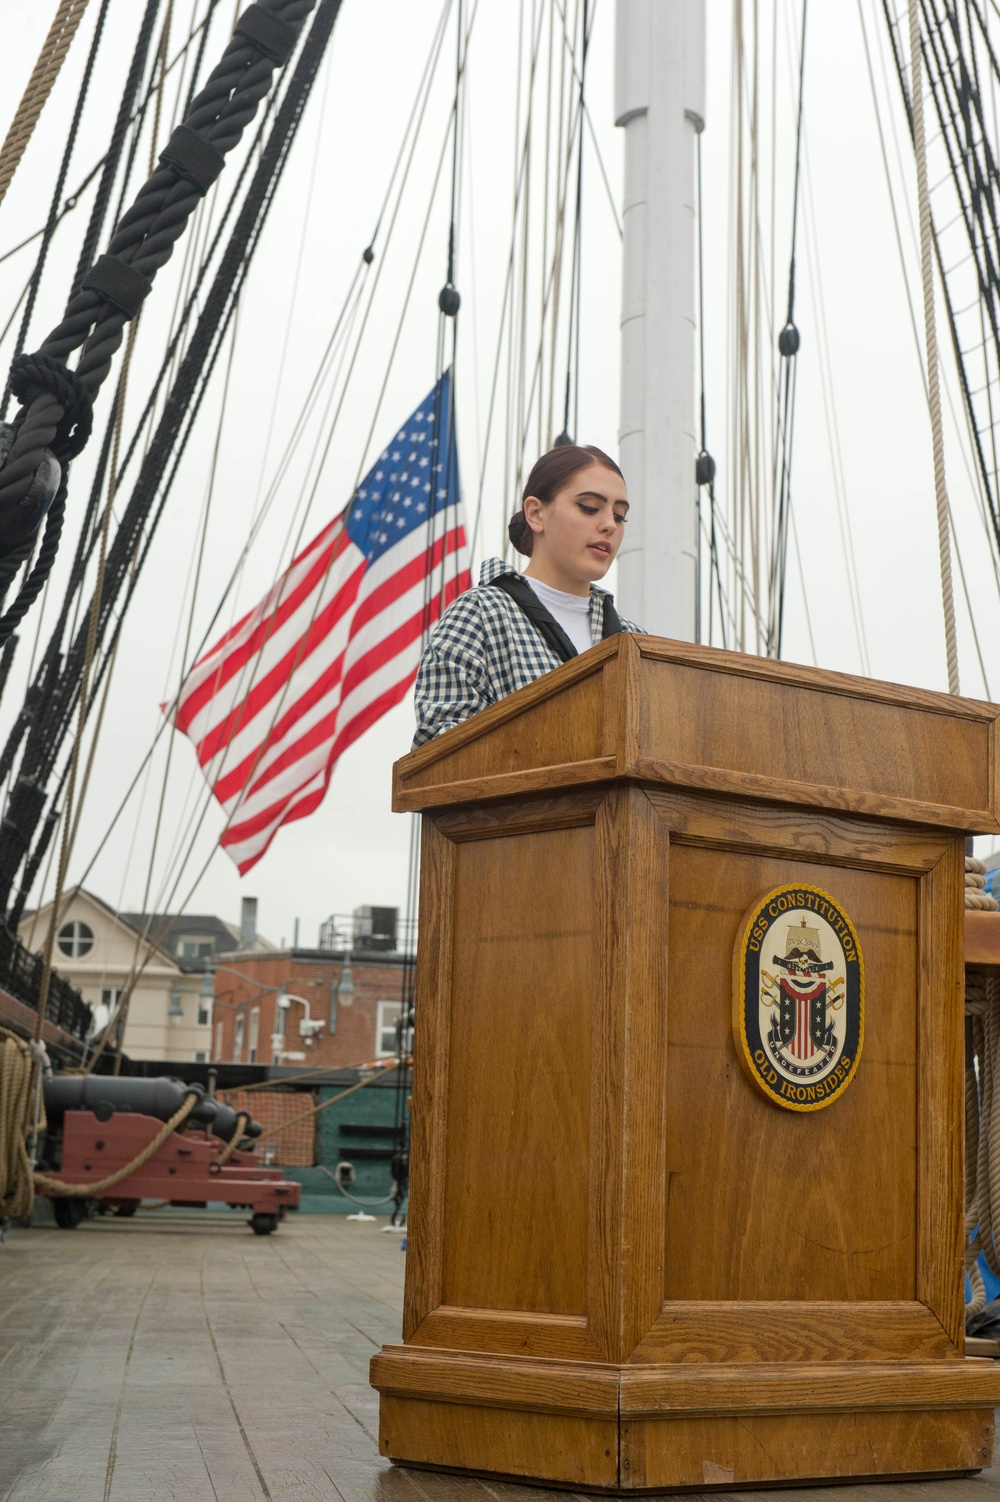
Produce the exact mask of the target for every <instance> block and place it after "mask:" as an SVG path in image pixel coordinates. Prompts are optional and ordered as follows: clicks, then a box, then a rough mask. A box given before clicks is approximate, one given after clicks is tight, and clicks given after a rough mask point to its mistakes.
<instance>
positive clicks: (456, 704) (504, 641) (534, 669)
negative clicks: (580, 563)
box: [413, 558, 640, 747]
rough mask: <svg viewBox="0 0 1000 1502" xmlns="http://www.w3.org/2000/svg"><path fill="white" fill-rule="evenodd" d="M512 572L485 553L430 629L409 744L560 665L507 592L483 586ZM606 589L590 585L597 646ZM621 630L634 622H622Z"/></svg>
mask: <svg viewBox="0 0 1000 1502" xmlns="http://www.w3.org/2000/svg"><path fill="white" fill-rule="evenodd" d="M516 573H517V570H516V569H513V568H511V566H510V564H509V563H504V561H503V559H502V558H488V559H487V560H486V562H485V563H484V564H483V566H482V568H481V569H480V572H479V584H478V585H477V586H476V588H475V589H469V590H466V592H465V594H464V595H459V597H458V599H457V600H456V601H455V602H454V604H453V605H450V606H449V607H448V609H447V610H446V611H445V613H444V615H443V616H442V617H441V619H440V621H439V622H438V624H437V625H436V626H435V628H434V630H433V631H432V632H431V638H430V641H429V642H428V644H427V646H426V647H425V649H424V655H423V657H422V658H421V659H420V669H419V671H418V673H417V686H416V691H415V693H414V708H415V709H416V714H417V733H416V735H415V736H414V737H413V745H414V747H416V746H422V745H423V744H424V742H425V741H430V740H433V739H434V737H435V736H436V735H441V733H442V732H443V731H445V730H450V729H451V728H452V726H453V725H460V724H461V723H462V721H463V720H467V719H468V718H469V716H470V715H474V714H478V712H479V710H481V709H486V708H487V706H488V705H490V704H497V703H499V701H500V700H501V699H506V697H507V695H508V694H513V693H516V691H517V690H518V689H519V688H524V686H525V684H526V683H534V681H535V679H536V678H540V677H541V676H542V674H543V673H550V672H551V671H552V669H553V668H557V667H559V666H560V665H561V661H562V659H561V658H560V657H558V656H557V655H556V653H555V652H553V650H552V648H551V647H550V646H549V645H548V643H547V642H546V641H545V640H544V638H543V637H542V636H541V635H540V633H539V632H538V631H536V629H535V627H534V626H533V625H532V624H531V622H530V621H529V620H528V617H527V616H526V615H525V613H524V611H523V610H522V609H521V607H520V606H519V605H517V604H516V603H515V602H514V601H513V600H512V599H511V597H510V595H508V594H505V593H504V591H503V590H502V589H490V588H488V587H487V586H488V585H489V583H490V581H491V580H492V579H496V578H499V576H500V575H501V574H516ZM606 594H607V591H606V590H603V589H598V588H597V586H596V585H594V584H592V585H591V586H590V635H591V640H592V642H593V643H594V645H595V646H596V645H597V643H598V642H599V641H601V640H602V634H601V633H602V631H603V629H604V599H605V596H606ZM622 629H623V630H624V631H638V630H639V629H640V628H639V627H638V626H636V625H635V624H634V623H633V622H632V621H626V620H623V621H622Z"/></svg>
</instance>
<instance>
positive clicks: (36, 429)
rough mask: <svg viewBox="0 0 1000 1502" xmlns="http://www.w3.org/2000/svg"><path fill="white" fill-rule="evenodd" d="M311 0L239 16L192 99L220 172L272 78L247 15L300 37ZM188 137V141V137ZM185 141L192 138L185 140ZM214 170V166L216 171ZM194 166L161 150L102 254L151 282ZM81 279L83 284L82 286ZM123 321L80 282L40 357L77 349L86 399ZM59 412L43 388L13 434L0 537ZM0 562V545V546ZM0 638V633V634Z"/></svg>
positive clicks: (3, 480) (0, 489)
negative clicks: (257, 16) (259, 16)
mask: <svg viewBox="0 0 1000 1502" xmlns="http://www.w3.org/2000/svg"><path fill="white" fill-rule="evenodd" d="M313 3H314V0H269V3H268V4H267V5H261V4H258V5H254V6H251V7H250V10H249V11H246V12H244V14H243V16H242V17H241V19H240V23H239V26H238V28H237V31H236V32H235V34H234V36H233V38H232V40H231V41H230V43H229V45H228V46H227V47H226V50H225V52H224V53H223V56H222V59H221V61H220V62H219V64H218V65H217V66H216V68H215V69H214V70H213V72H212V73H211V74H210V76H209V78H208V80H207V82H206V84H205V86H204V87H203V88H202V89H201V91H200V92H199V93H198V94H197V95H196V97H195V98H194V100H193V101H192V104H191V108H190V110H189V112H188V115H187V118H186V119H185V121H184V123H183V130H184V131H186V132H189V133H190V136H191V137H193V138H195V139H196V140H197V142H198V143H199V148H200V149H201V151H202V154H203V156H207V155H208V154H209V153H211V154H212V155H213V156H214V158H216V159H217V162H218V165H219V167H221V164H222V162H223V159H224V157H225V156H226V154H227V153H228V152H229V151H231V150H232V149H233V147H234V146H236V145H237V144H238V142H239V141H240V140H241V138H242V135H243V131H244V129H245V127H246V126H247V125H248V124H249V122H250V121H251V120H252V119H253V117H254V115H255V114H256V113H257V107H258V105H259V103H260V101H261V99H262V98H263V97H264V95H265V94H266V93H267V92H268V90H269V88H270V85H271V79H272V75H273V72H274V66H275V62H274V58H273V57H272V56H269V55H268V50H269V47H270V50H272V51H273V47H271V46H270V43H268V42H267V41H262V40H261V39H260V38H259V37H258V38H255V37H251V36H250V35H248V34H247V33H246V31H245V30H243V31H241V30H240V29H239V27H241V26H244V24H245V20H246V17H247V16H248V15H249V14H251V13H255V12H257V11H260V12H261V14H262V15H264V16H266V17H267V18H268V22H267V24H268V25H270V26H271V27H272V30H273V27H274V24H275V23H280V26H281V27H284V29H285V31H286V32H287V33H288V34H289V35H292V36H294V35H297V33H298V31H299V30H300V29H301V26H302V23H303V21H304V19H305V17H306V15H307V14H308V13H309V11H310V10H311V9H312V8H313ZM185 139H188V137H185ZM189 144H190V142H189ZM216 170H218V169H216ZM192 175H193V173H192V169H191V162H190V160H189V159H184V157H183V153H181V154H180V160H179V159H178V151H177V149H176V146H173V147H168V149H167V150H166V151H165V152H164V153H163V154H161V159H160V165H159V166H158V167H157V169H156V170H155V171H154V172H153V174H152V176H151V177H150V178H149V180H148V181H147V182H146V183H145V185H144V186H143V187H142V188H141V189H140V191H139V194H138V196H137V198H136V200H135V202H134V204H133V205H132V207H131V208H130V209H129V210H128V212H127V213H126V214H125V215H124V216H123V217H122V219H121V220H120V222H119V224H118V227H117V229H116V231H115V233H114V235H113V236H112V239H111V243H110V245H109V247H108V252H107V254H108V255H109V256H110V257H111V258H112V259H114V260H116V261H119V262H121V263H122V265H123V266H126V267H128V268H130V270H131V271H132V272H137V273H139V274H141V276H143V277H144V278H146V279H147V280H148V281H152V280H153V278H154V277H155V275H156V273H157V271H158V270H159V269H160V268H161V267H162V266H163V265H165V264H166V262H167V261H168V260H169V259H170V256H171V255H172V253H173V248H174V245H175V244H176V242H177V240H178V239H179V237H180V235H181V234H182V232H183V230H184V228H185V226H186V224H187V221H188V219H189V218H190V216H191V214H192V213H193V211H194V209H195V208H196V206H197V204H198V201H199V199H200V198H201V197H202V194H203V192H204V178H205V173H204V170H203V169H201V170H200V176H199V180H198V181H193V180H192ZM86 280H87V279H86V277H84V278H83V282H84V283H85V282H86ZM127 322H128V315H127V313H126V312H125V311H123V309H122V308H121V307H120V306H116V305H115V302H114V301H113V300H109V298H108V296H107V294H106V293H105V292H104V291H99V290H97V289H96V288H93V287H87V286H86V285H81V287H80V289H79V290H76V291H74V292H73V293H72V295H71V297H70V301H69V304H68V306H67V309H66V314H65V316H64V318H63V319H62V321H61V323H59V324H58V325H57V326H56V327H55V328H54V329H53V330H52V332H51V333H50V334H49V336H48V337H47V338H46V339H45V340H44V341H43V343H42V346H41V349H40V351H39V353H40V354H42V355H44V356H46V357H47V358H50V359H53V360H56V361H58V362H60V363H61V364H63V365H64V366H65V364H66V361H67V359H68V358H69V356H70V355H71V354H72V353H73V352H74V351H75V350H77V349H80V351H81V353H80V357H79V361H78V364H77V366H76V371H75V375H76V377H77V379H78V380H79V382H80V385H81V388H82V390H83V392H84V394H85V395H86V396H87V397H89V398H90V400H91V401H92V400H93V399H94V397H95V396H96V394H97V391H98V390H99V389H100V387H101V385H102V384H103V382H104V380H105V378H106V377H107V374H108V372H109V370H110V368H111V362H112V359H113V358H114V355H115V352H116V351H117V349H118V347H119V345H120V344H121V341H122V337H123V333H124V328H125V324H126V323H127ZM63 415H64V414H63V409H62V406H61V403H60V401H59V399H58V396H57V395H56V394H55V392H54V390H53V389H52V388H51V386H50V385H44V384H42V385H40V386H39V387H38V389H37V391H36V393H35V394H34V396H33V398H32V399H31V400H30V401H29V402H28V403H27V404H26V405H24V406H23V407H22V409H21V412H20V413H19V414H18V418H17V429H18V430H17V435H16V437H15V440H14V444H13V446H12V448H11V450H10V452H9V454H8V456H7V461H6V463H5V464H4V466H3V468H2V469H0V538H2V536H3V535H4V532H5V530H6V524H7V521H8V518H9V517H11V516H12V515H13V514H14V513H16V511H17V510H18V508H19V507H20V506H21V505H22V504H23V502H24V500H25V497H26V496H27V494H28V491H29V489H30V487H31V485H32V484H33V483H34V481H35V474H36V471H37V469H38V466H39V464H40V463H41V461H42V459H43V456H44V454H45V451H46V449H49V448H51V445H52V443H53V440H54V439H55V437H56V434H57V432H58V430H59V425H60V423H61V422H62V420H63ZM0 557H2V549H0ZM0 639H2V632H0Z"/></svg>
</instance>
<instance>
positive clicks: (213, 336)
mask: <svg viewBox="0 0 1000 1502" xmlns="http://www.w3.org/2000/svg"><path fill="white" fill-rule="evenodd" d="M340 4H341V0H320V4H319V5H318V7H317V10H316V15H315V18H314V20H313V23H312V26H311V27H310V30H309V34H308V37H307V39H306V41H305V43H304V44H303V47H302V50H301V53H300V56H299V60H298V63H297V64H296V68H295V71H294V74H293V76H292V79H291V81H290V83H289V85H288V90H287V92H286V95H285V98H284V100H283V101H282V103H281V106H280V108H279V109H278V111H277V113H276V116H275V121H274V125H273V127H272V130H271V132H270V134H269V136H268V139H267V143H266V145H265V146H264V149H263V151H262V153H261V155H260V158H259V161H258V163H257V167H256V170H255V172H254V176H253V179H252V182H251V185H250V188H249V189H248V191H247V194H246V198H245V201H244V203H243V205H242V207H241V209H240V213H239V215H238V216H237V219H236V222H235V224H234V226H233V230H232V234H231V236H230V239H229V242H228V243H227V246H226V249H225V252H224V254H223V256H222V258H221V260H220V262H219V266H218V269H217V271H216V274H215V278H214V280H213V283H212V287H211V289H210V291H209V293H208V295H207V297H206V299H205V302H204V306H203V308H202V312H201V315H200V317H199V319H198V322H197V325H196V327H195V329H194V332H193V334H192V337H191V341H190V343H189V345H188V348H187V350H186V352H185V355H184V358H183V360H182V361H181V364H180V367H179V369H178V372H177V376H176V379H175V381H174V383H173V386H172V388H171V391H170V395H169V397H168V398H167V401H166V404H165V407H164V410H163V413H162V415H161V418H160V421H159V423H158V425H157V428H156V432H155V433H154V436H153V438H152V441H151V443H150V445H149V449H148V451H147V453H146V454H145V456H144V459H143V462H142V465H141V466H140V470H139V474H138V476H137V479H136V482H135V485H134V487H133V490H132V494H131V497H130V499H129V502H128V505H127V506H126V508H125V511H124V513H123V515H122V518H121V521H120V523H119V526H118V529H117V531H116V533H115V536H114V539H113V541H112V543H111V546H110V547H109V549H108V555H107V560H106V564H105V574H104V587H103V590H102V592H101V597H100V601H99V603H98V616H97V642H98V646H99V647H100V646H102V644H103V642H104V638H105V636H106V634H107V631H108V627H109V625H110V624H111V622H112V619H113V618H114V606H115V603H116V601H117V599H118V596H119V594H120V593H121V591H122V589H123V587H124V588H125V590H126V595H125V600H124V603H123V604H122V606H121V608H120V610H119V612H118V615H117V618H116V619H114V627H113V631H112V637H111V641H110V643H109V645H108V646H107V649H106V650H105V651H104V652H103V656H102V657H101V660H100V661H99V662H98V663H97V665H96V667H95V672H94V678H93V691H92V693H91V696H90V705H93V703H94V702H95V701H96V698H97V692H98V689H99V687H100V683H101V680H102V678H103V674H104V672H105V670H106V668H107V666H108V664H109V663H110V661H111V658H112V655H113V651H114V643H115V641H116V640H117V636H118V633H119V632H120V630H121V626H122V623H123V621H124V618H125V614H126V612H127V609H128V605H129V604H130V602H131V599H132V596H133V594H134V591H135V589H136V586H137V584H138V581H139V578H140V576H141V574H142V569H143V565H144V563H145V562H146V559H147V558H148V555H149V550H150V547H151V544H152V541H153V537H154V535H155V531H156V527H157V525H158V523H159V520H160V518H161V517H162V515H163V511H164V508H165V505H166V501H167V498H168V496H169V493H170V490H171V487H172V485H173V482H174V479H175V477H176V474H177V470H178V467H179V464H180V462H181V459H182V457H183V453H184V449H185V446H186V444H187V440H188V437H189V435H190V433H191V430H192V427H193V424H194V421H195V419H196V417H197V413H198V410H199V408H200V404H201V400H202V398H203V396H204V393H205V390H206V389H207V385H208V381H209V379H210V377H211V372H212V368H213V367H214V362H215V359H216V357H217V355H218V351H219V349H220V348H221V346H222V343H223V340H224V337H225V332H226V329H227V327H228V323H229V319H230V318H231V316H232V313H233V310H234V308H235V304H236V300H237V299H238V296H239V290H240V288H241V287H242V285H243V281H244V279H245V277H246V275H247V274H248V271H249V267H250V264H251V261H252V258H253V253H254V250H255V249H256V245H257V243H258V241H259V237H260V233H261V231H262V229H263V225H264V222H265V219H266V216H267V212H268V210H269V208H270V205H271V203H272V201H273V197H274V192H275V189H276V187H277V183H278V181H279V180H280V176H281V173H282V171H283V169H284V165H285V162H286V160H287V156H288V152H289V149H290V147H291V144H292V141H293V139H294V136H295V132H296V130H297V128H298V123H299V120H300V119H301V115H302V111H303V109H304V107H305V103H306V100H307V99H308V96H309V93H310V91H311V88H312V85H313V82H314V81H315V77H316V72H317V70H318V68H319V64H320V61H321V60H322V56H323V53H324V51H325V48H326V44H327V42H328V40H329V37H330V34H331V32H332V30H333V25H334V22H335V20H336V18H337V13H338V12H339V9H340ZM196 388H198V389H197V392H196ZM168 468H169V473H167V471H168ZM165 474H166V479H164V475H165ZM157 499H158V505H157V508H156V511H155V513H154V515H153V519H152V521H151V522H149V517H150V512H151V511H152V509H153V506H154V503H155V502H156V501H157ZM91 608H92V605H91V607H89V608H88V610H87V611H86V613H85V614H84V616H83V620H82V623H81V625H80V627H79V629H78V631H77V633H76V636H75V639H74V641H73V643H72V646H71V647H70V648H69V650H68V651H67V653H66V656H65V660H64V661H61V662H60V660H59V653H58V649H56V650H55V651H53V652H52V653H51V656H50V658H49V660H48V662H47V665H46V671H47V672H48V673H49V674H50V678H49V681H48V684H47V689H46V698H47V705H46V710H45V713H44V714H38V715H36V716H35V717H34V719H33V720H32V722H31V724H30V728H29V729H28V732H27V743H26V745H25V750H24V754H23V757H22V763H21V768H20V770H19V774H18V777H17V780H16V782H15V785H14V789H13V791H12V794H11V798H10V803H9V806H8V810H7V816H6V818H5V819H4V821H3V823H2V824H0V908H3V909H5V908H6V907H7V904H8V902H9V899H10V893H11V890H12V888H13V883H14V880H15V878H16V873H17V870H18V868H19V866H20V862H21V860H22V859H23V857H24V854H25V851H26V850H27V848H28V845H29V844H30V839H31V837H32V834H33V830H34V828H35V827H37V822H38V819H39V817H40V815H41V810H42V806H43V804H44V793H43V794H42V802H41V803H37V804H36V800H35V799H34V798H33V797H29V796H26V795H25V793H24V791H23V789H24V788H25V787H27V788H29V789H37V788H44V786H45V784H46V783H47V781H48V779H49V777H50V776H51V773H52V769H53V767H54V765H55V762H56V759H57V757H58V754H59V748H60V747H61V745H62V742H63V740H64V738H65V735H66V733H67V731H68V729H69V724H70V721H71V718H72V714H73V711H74V708H75V705H76V703H77V699H78V696H79V692H80V686H81V677H82V669H83V662H84V657H85V653H86V642H87V633H88V630H89V620H90V610H91ZM52 662H58V663H59V666H58V668H57V669H56V676H55V681H52V678H51V663H52ZM88 708H89V706H88ZM20 733H21V734H22V735H23V734H24V731H23V729H22V730H21V732H20ZM2 773H3V766H2V762H0V776H2ZM8 825H11V826H12V827H10V828H9V827H8Z"/></svg>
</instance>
